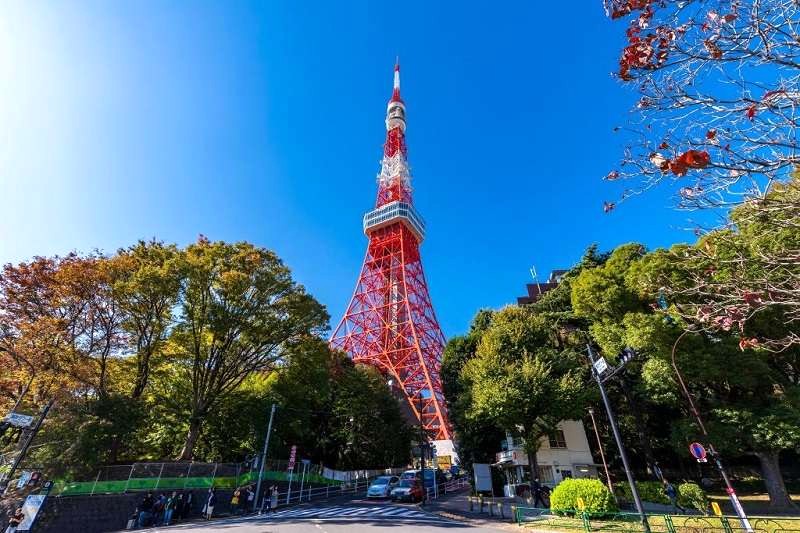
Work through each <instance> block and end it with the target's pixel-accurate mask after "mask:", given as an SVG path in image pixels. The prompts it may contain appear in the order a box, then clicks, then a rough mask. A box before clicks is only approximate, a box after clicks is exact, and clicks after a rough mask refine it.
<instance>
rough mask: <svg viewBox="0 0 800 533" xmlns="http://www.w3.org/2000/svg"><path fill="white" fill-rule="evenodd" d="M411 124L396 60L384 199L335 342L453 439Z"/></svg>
mask: <svg viewBox="0 0 800 533" xmlns="http://www.w3.org/2000/svg"><path fill="white" fill-rule="evenodd" d="M405 129H406V121H405V104H404V103H403V100H402V99H401V98H400V67H399V65H395V72H394V91H393V92H392V98H391V99H390V100H389V105H388V107H387V111H386V131H387V133H386V144H385V145H384V157H383V161H382V164H381V172H380V174H379V175H378V198H377V201H376V203H375V209H373V210H372V211H370V212H368V213H367V214H366V215H364V233H365V234H366V235H367V237H368V238H369V246H368V247H367V255H366V257H365V258H364V266H363V267H362V268H361V275H360V276H359V278H358V282H357V283H356V289H355V292H354V293H353V298H352V300H351V301H350V305H348V306H347V311H346V312H345V314H344V317H343V318H342V320H341V322H339V325H338V326H337V327H336V330H335V331H334V332H333V335H332V336H331V340H330V344H331V347H332V348H335V349H339V350H343V351H345V352H347V353H348V354H350V356H351V357H352V358H353V361H355V362H356V363H366V364H370V365H374V366H376V367H377V368H379V369H380V370H381V371H382V372H383V373H384V374H386V375H387V377H389V378H391V379H392V380H393V381H394V382H395V383H396V384H397V386H398V388H399V389H400V390H402V391H403V393H404V394H405V397H406V400H407V401H408V405H409V408H410V409H411V411H412V412H413V413H414V415H415V416H416V417H417V418H418V419H419V420H421V421H422V426H423V427H424V428H425V430H426V431H427V432H428V434H429V436H430V437H431V438H432V439H434V440H450V439H451V429H450V423H449V420H448V417H447V411H446V408H445V404H444V397H443V395H442V382H441V379H440V377H439V369H440V367H441V357H442V350H443V349H444V336H443V335H442V331H441V329H440V328H439V323H438V322H437V320H436V315H435V314H434V312H433V305H432V304H431V298H430V295H429V294H428V285H427V283H426V282H425V274H424V273H423V270H422V261H421V260H420V254H419V245H420V243H421V242H422V239H423V238H424V236H425V224H424V222H423V221H422V217H420V216H419V214H418V213H417V211H416V209H414V205H413V202H412V198H411V176H410V174H409V170H408V162H407V160H406V145H405Z"/></svg>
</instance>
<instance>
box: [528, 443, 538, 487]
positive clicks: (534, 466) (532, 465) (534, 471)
mask: <svg viewBox="0 0 800 533" xmlns="http://www.w3.org/2000/svg"><path fill="white" fill-rule="evenodd" d="M526 451H527V452H528V468H529V469H530V471H531V489H533V481H534V480H535V479H537V478H538V477H539V461H538V460H537V458H536V451H533V452H531V451H530V449H528V450H526ZM531 496H533V494H532V493H531Z"/></svg>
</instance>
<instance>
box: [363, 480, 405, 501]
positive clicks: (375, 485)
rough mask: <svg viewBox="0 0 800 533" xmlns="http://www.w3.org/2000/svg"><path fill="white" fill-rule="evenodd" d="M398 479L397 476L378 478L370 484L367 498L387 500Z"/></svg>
mask: <svg viewBox="0 0 800 533" xmlns="http://www.w3.org/2000/svg"><path fill="white" fill-rule="evenodd" d="M399 481H400V479H399V478H398V477H397V476H380V477H377V478H375V479H374V480H373V481H372V483H370V485H369V488H368V489H367V498H388V497H389V495H390V494H391V493H392V489H393V488H395V487H396V486H397V483H398V482H399Z"/></svg>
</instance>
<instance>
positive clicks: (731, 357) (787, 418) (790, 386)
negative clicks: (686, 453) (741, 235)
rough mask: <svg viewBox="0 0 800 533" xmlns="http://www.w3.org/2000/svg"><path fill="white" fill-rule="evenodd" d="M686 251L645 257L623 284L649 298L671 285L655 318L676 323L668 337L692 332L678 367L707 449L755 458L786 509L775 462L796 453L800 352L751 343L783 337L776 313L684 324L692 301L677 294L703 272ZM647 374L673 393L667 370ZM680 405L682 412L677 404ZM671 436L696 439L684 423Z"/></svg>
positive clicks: (681, 346)
mask: <svg viewBox="0 0 800 533" xmlns="http://www.w3.org/2000/svg"><path fill="white" fill-rule="evenodd" d="M706 243H707V238H703V239H700V241H699V242H698V244H697V245H696V247H700V248H706ZM692 248H693V247H690V246H686V245H679V246H674V247H673V248H672V249H670V250H656V251H655V252H653V253H651V254H648V255H647V256H645V257H643V258H642V259H641V261H639V263H638V264H637V265H635V267H634V268H632V269H631V272H630V275H629V285H630V286H631V287H637V290H639V291H641V294H642V295H643V296H646V295H647V294H649V295H650V296H651V297H652V296H653V294H654V293H656V291H659V290H660V287H663V286H664V285H665V284H667V283H669V284H670V287H671V290H670V302H669V306H668V307H667V308H666V309H665V310H664V311H663V312H662V313H660V314H659V318H660V319H661V320H662V321H663V320H665V319H666V320H667V321H672V322H673V323H674V324H675V326H674V328H675V330H676V331H675V333H674V334H673V337H674V338H677V334H678V332H680V331H682V330H684V329H689V330H690V331H691V333H687V334H686V335H685V336H684V337H683V338H682V339H681V340H680V342H679V343H678V344H677V345H676V362H677V364H678V367H679V368H680V370H681V373H682V374H683V375H684V378H685V379H686V381H687V386H688V387H689V389H690V392H691V393H692V395H693V396H694V397H695V399H696V400H697V401H698V402H699V403H700V405H701V411H703V413H704V414H706V415H707V416H708V418H709V420H708V427H709V431H710V432H711V438H712V439H713V442H715V444H717V445H718V446H719V447H721V448H722V449H723V450H725V451H726V452H727V453H731V454H738V455H753V456H755V457H756V458H757V459H758V460H759V463H760V465H761V472H762V476H763V479H764V482H765V485H766V488H767V491H768V492H769V495H770V505H771V506H772V507H774V508H788V507H792V506H793V504H792V503H791V501H790V499H789V496H788V493H787V491H786V488H785V485H784V482H783V478H782V475H781V470H780V464H779V458H780V454H781V452H783V451H788V450H796V449H797V448H798V447H800V439H798V437H799V436H800V434H798V431H797V427H800V403H798V395H799V394H800V384H799V383H798V375H799V374H798V372H797V369H798V368H800V367H798V361H800V349H798V347H797V346H795V345H789V346H784V347H783V349H781V350H778V351H773V350H771V349H769V348H768V347H767V346H763V345H761V344H759V343H753V342H750V341H749V339H751V338H762V337H768V336H770V335H771V334H773V333H774V332H776V331H780V330H783V331H785V328H786V327H787V326H786V324H785V322H783V320H782V319H781V317H775V316H774V315H773V314H774V313H779V312H780V309H779V308H772V309H769V310H766V309H765V310H763V311H762V312H760V313H758V314H757V315H756V316H753V317H751V318H750V319H749V320H747V321H746V324H743V325H742V329H739V327H738V326H737V327H734V325H733V324H729V325H727V326H726V325H725V324H722V323H720V324H714V325H712V326H711V327H709V328H707V329H700V328H697V327H696V326H695V325H693V324H692V323H686V322H685V321H684V316H685V315H686V309H688V308H691V307H696V304H695V303H694V302H695V301H696V300H695V299H696V298H697V297H698V296H697V294H696V293H695V292H694V291H682V290H681V287H686V286H692V285H693V284H694V280H696V277H697V276H698V275H704V274H701V273H703V272H704V271H705V270H707V269H708V268H709V264H708V263H707V262H706V261H697V256H696V255H694V252H693V250H692ZM722 262H723V263H724V261H722ZM712 268H713V267H712ZM693 322H694V321H693ZM694 324H696V322H694ZM772 338H775V337H772ZM659 344H660V345H661V350H660V351H661V355H660V357H659V359H661V360H662V362H666V361H667V360H668V357H669V356H670V355H669V354H671V350H672V348H673V345H674V343H673V342H663V341H662V342H660V343H659ZM650 370H651V372H650V373H649V374H648V375H646V376H645V378H646V380H647V381H646V382H647V384H648V386H649V387H651V388H652V389H654V390H658V391H661V392H662V393H663V392H664V387H665V384H669V385H671V386H672V387H673V390H677V385H676V384H675V381H674V373H673V372H672V368H671V367H670V366H669V365H668V364H663V363H662V364H660V365H658V366H656V365H653V366H652V368H651V369H650ZM678 398H679V400H678V401H679V402H680V404H681V405H683V406H684V407H685V402H684V400H683V398H680V397H678ZM687 415H688V413H687ZM676 433H677V437H678V438H679V439H680V440H682V441H683V442H684V443H685V442H688V441H689V440H690V439H695V438H697V437H698V435H697V428H695V427H694V426H693V425H692V424H690V423H684V424H682V425H678V426H677V427H676Z"/></svg>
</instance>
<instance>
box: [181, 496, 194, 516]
mask: <svg viewBox="0 0 800 533" xmlns="http://www.w3.org/2000/svg"><path fill="white" fill-rule="evenodd" d="M192 503H194V493H192V492H191V491H189V492H187V493H186V497H185V498H184V499H183V509H182V511H181V518H182V519H184V520H185V519H186V518H188V517H189V515H190V514H192Z"/></svg>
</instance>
